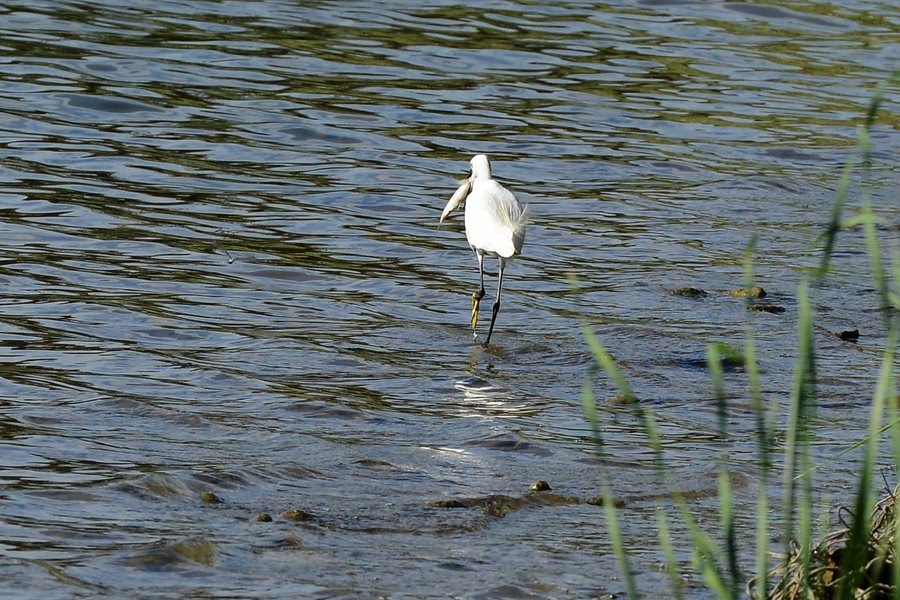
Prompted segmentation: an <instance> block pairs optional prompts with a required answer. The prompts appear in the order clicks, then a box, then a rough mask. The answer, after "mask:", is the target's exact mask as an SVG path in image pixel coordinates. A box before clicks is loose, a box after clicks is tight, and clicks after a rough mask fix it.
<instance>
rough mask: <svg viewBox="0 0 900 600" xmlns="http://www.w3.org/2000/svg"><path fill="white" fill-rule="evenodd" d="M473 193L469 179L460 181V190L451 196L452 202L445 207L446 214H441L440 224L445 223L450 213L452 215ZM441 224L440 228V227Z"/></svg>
mask: <svg viewBox="0 0 900 600" xmlns="http://www.w3.org/2000/svg"><path fill="white" fill-rule="evenodd" d="M470 191H472V182H471V181H469V180H468V179H460V180H459V189H458V190H456V192H455V193H454V194H453V195H452V196H450V201H449V202H447V206H445V207H444V212H442V213H441V220H440V223H443V222H444V219H446V218H447V217H448V216H450V213H452V212H453V211H454V210H456V208H457V207H458V206H459V205H460V204H461V203H462V201H463V200H465V199H466V196H468V195H469V192H470ZM440 223H439V224H438V226H440Z"/></svg>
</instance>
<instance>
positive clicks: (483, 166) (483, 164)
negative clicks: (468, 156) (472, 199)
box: [469, 154, 491, 183]
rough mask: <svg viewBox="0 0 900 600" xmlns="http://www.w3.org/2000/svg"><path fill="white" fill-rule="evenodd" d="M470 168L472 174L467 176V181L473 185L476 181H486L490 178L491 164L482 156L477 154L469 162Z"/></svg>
mask: <svg viewBox="0 0 900 600" xmlns="http://www.w3.org/2000/svg"><path fill="white" fill-rule="evenodd" d="M469 164H470V165H471V166H472V174H471V175H469V181H471V182H472V183H475V180H476V179H481V180H482V181H486V180H488V179H490V178H491V162H490V161H489V160H488V157H487V156H485V155H484V154H478V155H477V156H474V157H472V160H470V161H469Z"/></svg>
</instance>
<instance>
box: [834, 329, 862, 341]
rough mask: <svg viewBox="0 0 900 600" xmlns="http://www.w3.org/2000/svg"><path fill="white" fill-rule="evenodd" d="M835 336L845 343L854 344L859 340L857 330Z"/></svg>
mask: <svg viewBox="0 0 900 600" xmlns="http://www.w3.org/2000/svg"><path fill="white" fill-rule="evenodd" d="M837 335H838V337H839V338H841V339H842V340H844V341H845V342H855V341H857V340H858V339H859V329H846V330H844V331H841V332H840V333H838V334H837Z"/></svg>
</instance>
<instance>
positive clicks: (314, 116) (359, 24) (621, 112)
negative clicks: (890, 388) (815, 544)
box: [0, 0, 900, 599]
mask: <svg viewBox="0 0 900 600" xmlns="http://www.w3.org/2000/svg"><path fill="white" fill-rule="evenodd" d="M305 4H306V3H294V2H287V1H283V2H278V1H268V0H267V1H264V2H255V3H238V2H178V1H172V2H152V3H149V2H148V3H145V2H136V3H131V4H129V5H127V6H125V7H121V6H120V5H119V3H114V2H89V1H88V2H56V1H48V2H38V3H35V2H27V3H26V2H2V3H0V33H2V36H0V73H2V79H3V85H2V87H0V156H2V161H0V181H2V184H3V186H2V188H0V211H2V219H0V227H2V235H0V282H2V283H3V289H4V290H5V292H4V293H3V295H2V297H0V303H2V309H0V316H2V319H0V331H2V336H3V337H2V343H0V407H2V410H0V557H2V558H0V582H3V585H4V586H5V588H6V594H5V597H8V598H42V599H47V598H80V597H90V598H95V597H110V598H125V597H127V598H199V597H217V598H289V597H290V598H294V597H315V598H360V597H362V598H375V597H391V598H427V597H434V598H446V597H463V598H585V597H599V596H602V595H604V594H609V593H614V594H621V593H622V591H623V589H622V584H621V579H620V577H619V576H618V571H617V567H616V564H615V560H614V558H613V556H612V554H611V548H610V543H609V539H608V536H607V534H606V532H605V529H604V527H603V516H602V510H601V509H600V508H599V507H597V506H595V505H593V504H589V503H584V502H583V501H584V500H586V499H590V498H593V497H596V496H597V495H598V494H599V493H600V491H599V480H598V470H597V464H596V462H595V460H594V458H593V445H592V444H591V443H590V429H589V427H588V426H587V425H586V423H585V420H584V415H583V412H582V408H581V385H582V381H583V378H584V374H585V371H586V368H587V366H588V365H589V363H590V354H589V352H588V350H587V347H586V344H585V342H584V339H583V337H582V333H581V330H580V322H579V319H578V315H579V314H584V315H586V316H587V319H588V321H589V322H590V323H591V326H592V328H593V330H594V331H595V332H596V333H597V334H598V336H599V337H600V339H601V340H602V341H603V342H604V344H606V346H607V347H608V348H609V350H610V351H611V352H612V353H613V354H614V356H615V357H616V359H617V361H618V363H619V365H620V367H621V368H622V370H623V372H624V374H625V375H626V377H627V378H628V380H629V381H630V383H631V384H632V385H633V387H634V389H635V393H636V394H637V395H638V396H639V397H640V398H641V399H642V400H643V402H645V403H646V405H647V406H649V407H651V408H652V409H653V410H654V412H655V414H656V416H657V418H658V420H659V426H660V430H661V434H662V436H663V441H664V444H665V447H666V452H667V458H668V460H669V461H670V466H671V469H670V470H671V473H672V475H673V477H674V478H676V479H677V480H678V481H681V482H683V484H684V486H685V489H686V490H687V491H690V492H692V493H693V497H692V499H691V506H692V508H693V509H695V510H696V511H697V514H700V515H703V514H707V515H709V516H708V517H707V518H705V519H703V520H702V522H703V523H704V524H705V525H709V527H710V529H711V530H712V529H714V527H715V518H714V514H715V513H714V512H712V511H713V510H714V508H715V506H716V503H715V501H714V499H711V498H710V496H712V495H714V494H715V490H716V486H717V480H716V477H717V476H716V473H717V468H718V466H717V465H718V463H717V459H718V458H719V457H720V456H721V455H722V453H723V451H727V452H728V461H729V464H730V465H731V467H732V468H733V471H734V482H735V487H736V490H737V491H736V495H737V497H736V505H737V509H738V514H739V525H740V526H742V527H743V526H748V525H750V524H752V522H753V516H752V515H753V512H752V511H753V501H754V497H755V493H756V487H755V470H754V467H753V465H754V461H755V452H754V451H755V448H754V444H753V419H752V411H751V406H750V403H749V400H748V397H747V389H746V387H747V382H746V379H745V376H744V374H743V373H742V372H741V371H740V370H731V371H728V372H727V373H726V380H727V384H728V386H729V390H730V392H731V393H732V398H731V401H732V406H731V411H730V414H729V420H728V426H729V428H730V429H729V433H728V437H727V439H726V440H724V441H723V440H722V439H721V438H720V437H718V436H717V433H718V429H717V427H718V426H717V421H716V413H715V407H714V403H713V401H712V399H711V388H710V384H709V378H708V375H707V373H706V370H705V366H704V361H705V351H706V346H707V344H709V343H710V342H714V341H724V342H729V343H733V344H740V343H741V341H742V339H743V335H744V331H745V328H746V324H747V323H748V320H749V322H750V323H752V326H753V328H754V331H755V332H756V335H757V339H758V344H759V353H760V361H761V364H760V366H761V370H762V377H763V386H764V393H765V395H766V397H767V398H768V399H770V400H772V401H774V402H779V403H782V404H783V403H785V402H786V400H787V398H788V396H789V392H790V389H791V385H792V367H793V361H794V356H795V347H796V341H795V338H796V334H795V327H796V312H797V311H796V299H795V293H796V290H797V285H798V283H799V280H800V277H801V274H802V270H803V268H804V267H807V266H810V265H812V264H815V263H816V261H817V256H818V255H817V251H816V239H817V236H819V235H820V233H821V232H822V231H823V230H824V226H825V223H826V222H827V220H828V218H829V214H830V210H831V202H832V199H833V197H834V189H835V187H836V184H837V180H838V177H839V174H840V169H841V168H842V165H843V164H844V162H845V160H846V159H847V157H848V156H851V155H852V153H853V151H854V150H853V148H854V144H855V140H856V127H857V125H859V124H860V123H861V122H862V118H863V116H864V114H865V111H866V109H867V106H868V102H869V100H870V98H871V96H872V94H873V92H874V90H875V88H876V86H877V85H878V83H879V82H880V81H882V80H883V78H884V77H885V76H886V75H887V70H886V69H890V68H892V67H894V66H896V64H897V59H898V58H900V45H898V42H900V21H898V20H897V18H896V15H895V14H894V11H893V9H891V8H890V7H886V6H884V5H882V4H878V3H873V2H855V3H852V4H851V5H848V6H845V7H844V8H840V9H839V8H836V7H831V6H826V5H818V4H812V5H807V4H794V3H788V2H775V3H769V4H750V3H738V2H733V3H717V2H703V3H694V2H677V1H676V2H651V1H649V0H648V1H645V2H619V3H612V4H599V3H597V4H595V3H583V2H562V3H537V4H533V3H515V2H491V3H487V4H484V5H483V6H481V7H479V8H474V7H469V6H462V5H458V4H452V3H443V2H429V3H424V4H419V5H416V6H412V5H410V4H407V3H402V2H400V3H390V2H385V3H370V2H366V3H351V2H343V3H314V4H313V5H312V6H306V5H305ZM887 100H888V101H887V102H886V104H885V106H884V109H883V112H882V113H881V115H880V116H879V124H878V125H877V126H876V128H875V129H874V131H873V138H872V141H873V144H874V149H875V153H874V166H873V171H872V173H871V181H870V193H871V195H872V198H873V201H874V203H875V205H876V206H877V208H878V210H879V212H880V213H881V214H882V215H884V216H885V217H886V218H887V219H889V220H890V221H892V222H897V221H898V219H900V214H898V212H900V207H898V205H897V203H896V201H895V199H896V192H895V191H896V189H897V187H898V172H897V169H896V168H895V167H894V165H896V164H898V162H900V161H898V151H897V149H898V148H900V135H898V131H897V116H896V104H895V101H896V95H895V94H894V93H893V92H891V93H889V94H888V97H887ZM482 152H483V153H487V154H489V155H490V156H491V157H492V164H493V167H494V173H495V176H496V177H497V178H498V179H499V180H500V181H502V182H503V183H504V184H505V185H506V186H507V187H509V188H510V189H511V190H513V191H514V192H515V193H516V194H517V195H518V197H519V198H520V199H521V200H522V201H523V202H524V203H527V204H528V205H529V207H530V211H531V214H532V221H531V224H530V225H529V228H528V235H527V239H526V243H525V250H524V253H523V256H522V257H521V258H520V259H518V260H517V261H515V262H514V263H513V266H512V267H510V269H509V271H508V274H507V277H506V278H505V280H504V293H503V308H502V310H501V312H500V316H499V319H498V323H497V328H496V330H495V332H494V339H493V342H494V343H493V344H492V345H491V346H490V347H487V348H485V347H483V346H481V345H480V344H479V343H476V341H474V340H473V338H472V333H471V329H470V327H469V324H468V322H469V304H470V299H469V297H470V294H471V293H472V292H473V291H475V287H476V284H477V263H476V261H475V258H474V256H473V254H472V253H471V251H470V250H469V249H468V247H467V245H466V241H465V235H464V231H463V224H462V217H461V215H455V216H454V217H453V218H451V219H450V221H449V222H448V224H447V225H446V226H444V227H441V229H440V230H438V229H437V220H438V217H439V215H440V211H441V209H442V208H443V206H444V204H445V202H446V200H447V198H448V197H449V196H450V194H452V192H453V191H454V189H455V187H456V184H455V180H456V179H458V178H460V177H464V176H465V174H466V173H467V171H468V164H467V163H468V160H469V158H470V157H471V156H472V155H473V154H475V153H482ZM858 183H859V179H858V178H857V179H856V180H855V183H854V186H853V191H854V194H853V196H852V197H853V199H854V200H853V202H851V209H852V206H853V205H855V203H856V199H857V198H858V197H859V195H858V191H859V186H858ZM753 236H757V237H758V240H759V243H758V249H757V253H756V256H755V265H756V274H757V279H758V283H759V285H761V286H762V287H764V288H765V289H766V290H767V291H768V292H769V293H770V296H769V298H767V301H770V302H771V303H773V304H776V305H779V306H781V307H783V308H785V312H783V313H780V314H770V313H755V312H754V313H749V312H748V311H746V310H745V308H744V300H742V299H740V298H735V297H732V296H731V295H729V294H728V291H730V290H734V289H737V288H740V287H742V285H743V279H742V277H743V268H742V260H743V255H744V250H745V247H746V245H747V244H748V242H749V241H750V239H751V238H752V237H753ZM835 260H836V262H835V270H834V273H833V275H832V277H831V278H830V279H829V283H828V285H827V286H826V287H825V289H824V290H822V293H821V308H820V314H819V315H818V329H817V332H818V345H819V349H820V355H821V358H820V365H819V369H820V375H821V377H822V387H821V390H820V394H821V403H822V406H821V409H820V411H819V416H818V420H817V422H816V431H815V432H814V434H815V436H816V439H817V440H818V441H817V450H819V451H820V453H821V454H820V457H819V458H822V459H824V458H827V457H830V456H833V455H834V454H836V453H837V452H838V451H839V450H842V449H844V448H845V447H847V446H848V445H849V444H850V443H851V442H852V441H855V440H856V439H858V438H859V437H861V436H862V435H863V433H862V432H863V431H864V430H865V421H866V418H867V407H868V403H867V399H868V397H869V396H870V394H871V391H872V389H873V385H874V379H875V376H876V373H877V368H878V355H879V352H880V349H881V347H882V346H883V344H884V332H883V327H882V325H881V317H880V316H879V313H878V310H877V307H878V299H877V296H876V294H875V292H874V289H873V287H872V282H871V278H870V277H869V276H868V274H867V273H868V258H867V256H866V254H865V247H864V244H863V242H862V235H861V233H860V232H859V231H850V232H846V233H844V234H842V236H841V238H840V241H839V246H838V249H837V253H836V259H835ZM487 264H488V267H489V269H490V270H491V275H490V277H489V286H488V288H489V297H491V298H492V295H493V290H494V279H493V277H494V276H493V273H494V269H495V268H496V263H495V261H493V260H490V259H489V260H488V261H487ZM569 275H574V276H575V277H577V279H578V282H579V288H580V291H579V292H578V293H574V292H573V291H572V288H571V286H570V282H569ZM687 286H691V287H696V288H700V289H703V290H705V291H706V292H708V295H707V296H706V297H705V298H687V297H683V296H679V295H675V294H672V293H671V292H672V290H675V289H678V288H683V287H687ZM487 316H488V315H483V317H482V326H481V327H486V326H487V318H486V317H487ZM853 328H858V329H859V330H860V334H861V337H860V340H859V342H858V343H855V344H854V343H850V342H844V341H841V340H840V339H838V338H837V336H836V335H834V334H835V333H836V332H838V331H841V330H843V329H853ZM485 332H486V329H481V336H482V337H483V336H484V334H485ZM595 383H596V394H597V396H598V400H599V402H600V403H601V408H602V410H601V413H600V414H601V424H602V431H603V434H604V436H605V441H606V444H607V450H608V451H609V452H610V454H611V455H612V468H611V474H612V484H613V488H614V490H615V493H616V494H617V496H618V497H619V498H620V499H621V500H622V501H623V502H624V503H625V505H624V507H623V508H622V510H621V511H620V519H621V521H622V526H623V530H624V534H625V537H626V542H627V543H628V545H629V547H630V548H631V549H632V554H633V555H632V560H633V564H634V567H635V570H636V571H637V572H638V573H639V574H640V577H639V587H640V588H641V590H642V591H644V592H645V593H648V594H651V595H654V596H657V595H660V594H665V593H667V590H668V583H667V578H666V575H665V574H664V572H663V571H662V570H661V569H660V568H659V565H660V564H661V556H660V554H659V552H658V551H657V550H656V547H657V546H656V541H655V540H656V532H655V529H654V522H653V514H654V510H655V507H656V505H657V504H658V503H659V497H660V496H659V494H660V488H659V486H658V484H657V482H656V479H655V477H654V475H653V471H652V468H651V460H650V459H651V457H650V453H649V451H648V449H647V444H646V440H645V438H644V436H643V434H642V433H641V431H640V428H639V427H638V426H637V424H636V422H635V419H634V418H633V417H632V416H631V413H630V412H629V410H628V408H627V407H624V406H621V405H617V404H614V403H610V402H608V401H607V399H608V398H612V397H613V396H615V395H616V394H617V391H616V389H615V388H614V386H613V385H612V384H611V383H610V382H609V381H608V380H606V378H605V377H602V376H598V377H597V379H596V382H595ZM857 459H858V456H857V455H854V454H851V455H848V456H846V457H844V458H842V459H841V460H839V461H835V462H833V463H830V464H829V465H828V466H827V467H826V468H824V469H823V476H822V477H821V479H820V481H822V482H823V483H822V484H821V485H820V490H819V491H820V492H821V494H822V498H823V500H822V507H821V509H822V510H823V511H827V510H828V509H829V508H832V507H833V506H836V503H837V502H839V501H841V500H843V499H846V497H847V494H848V492H847V491H846V489H845V486H847V485H848V484H850V483H851V482H852V481H853V477H854V471H855V468H856V464H857ZM541 479H542V480H546V481H548V482H549V483H550V485H551V486H552V488H553V494H557V496H549V495H543V496H541V495H534V494H528V487H529V485H530V484H531V483H533V482H535V481H537V480H541ZM825 482H827V483H825ZM776 491H777V490H773V493H774V492H776ZM448 500H456V501H458V502H459V503H460V504H461V505H462V506H459V507H457V508H448V507H447V504H446V501H448ZM442 502H444V504H441V503H442ZM292 510H293V511H300V512H294V513H290V512H288V511H292ZM261 513H266V514H268V515H270V516H271V517H272V521H270V522H265V521H257V520H255V519H256V518H257V516H258V515H260V514H261ZM773 519H774V520H775V522H776V524H777V522H778V518H777V515H773ZM677 533H678V534H679V535H681V536H682V538H681V539H684V540H686V539H687V537H686V534H684V532H677ZM684 546H685V548H684V551H683V552H681V553H680V554H679V556H678V558H679V560H681V561H683V562H684V563H685V564H688V563H689V560H690V555H689V553H688V551H687V550H689V548H688V546H689V544H687V543H685V544H684ZM749 547H750V545H749V544H747V548H748V549H749ZM747 556H750V554H749V553H748V554H747ZM747 564H748V565H751V564H752V562H748V563H747ZM687 583H688V585H691V586H696V589H693V590H691V595H692V596H702V595H703V594H704V592H702V583H701V581H700V580H699V578H696V577H694V578H692V579H689V580H688V582H687Z"/></svg>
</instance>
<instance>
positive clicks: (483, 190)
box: [440, 154, 527, 344]
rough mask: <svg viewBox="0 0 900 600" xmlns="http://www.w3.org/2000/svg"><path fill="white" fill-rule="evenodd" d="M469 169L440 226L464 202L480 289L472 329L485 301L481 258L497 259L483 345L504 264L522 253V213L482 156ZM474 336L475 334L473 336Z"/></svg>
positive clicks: (494, 318)
mask: <svg viewBox="0 0 900 600" xmlns="http://www.w3.org/2000/svg"><path fill="white" fill-rule="evenodd" d="M469 165H470V166H471V167H472V169H471V171H470V172H469V177H468V179H463V180H461V181H460V186H459V189H458V190H456V193H455V194H453V196H452V197H451V198H450V201H449V202H448V203H447V206H446V207H445V208H444V212H443V213H442V214H441V221H440V222H441V223H443V222H444V219H446V218H447V216H448V215H449V214H450V213H451V212H453V211H454V210H455V209H456V207H458V206H459V205H460V203H462V201H463V200H465V202H466V239H467V240H468V241H469V246H471V247H472V250H474V251H475V255H476V256H477V257H478V274H479V279H480V282H481V286H480V288H479V290H478V291H477V292H475V293H474V294H472V329H473V331H474V330H475V327H476V326H477V325H478V309H479V307H480V306H481V299H482V298H484V256H485V255H488V256H496V257H497V258H498V259H500V269H499V274H498V281H497V300H496V301H495V302H494V307H493V311H492V314H491V326H490V328H489V329H488V334H487V339H486V340H485V343H486V344H489V343H490V342H491V334H493V332H494V323H495V322H496V321H497V313H498V312H500V290H501V288H502V287H503V270H504V269H505V268H506V263H507V262H508V261H510V260H511V259H512V258H513V257H514V256H516V255H518V254H520V253H521V251H522V244H523V243H524V242H525V224H526V220H527V219H526V216H525V210H524V209H523V208H522V205H521V204H519V201H518V200H516V197H515V196H513V194H512V192H510V191H509V190H507V189H506V188H504V187H503V186H502V185H500V184H499V183H497V182H496V181H494V179H492V177H491V163H490V161H489V160H488V157H487V156H485V155H484V154H479V155H477V156H475V157H473V158H472V160H471V161H469ZM476 335H477V333H476Z"/></svg>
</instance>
